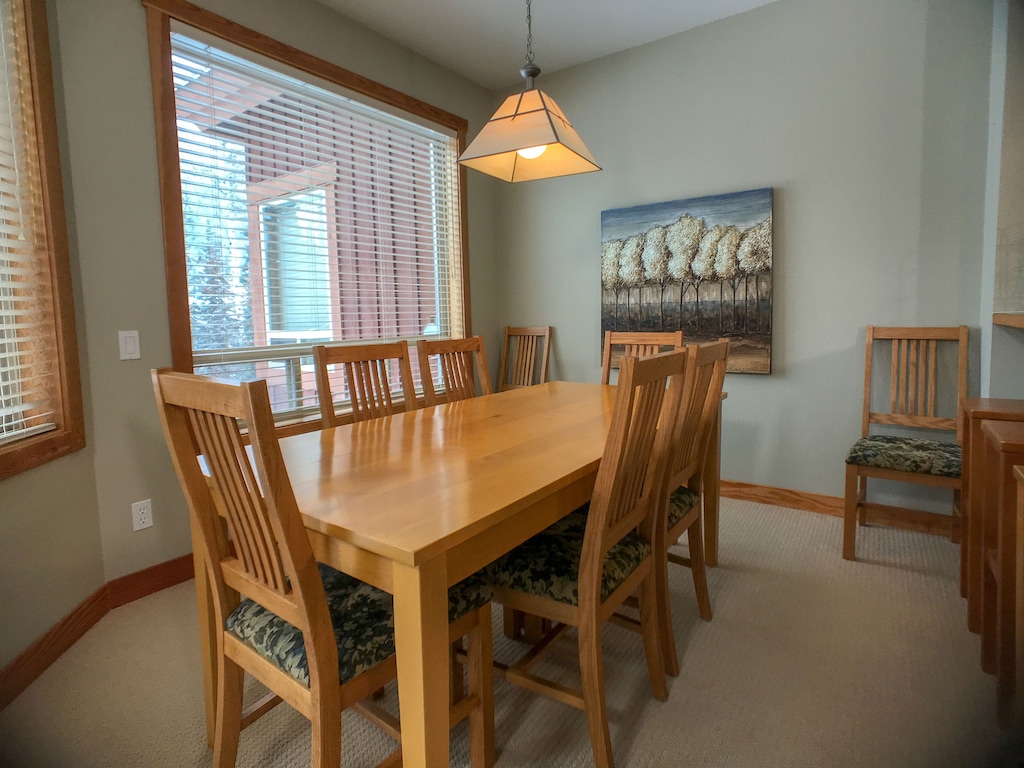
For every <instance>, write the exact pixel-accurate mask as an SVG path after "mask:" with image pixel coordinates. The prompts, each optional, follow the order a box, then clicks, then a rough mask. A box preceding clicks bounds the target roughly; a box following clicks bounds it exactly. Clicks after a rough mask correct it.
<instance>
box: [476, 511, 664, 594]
mask: <svg viewBox="0 0 1024 768" xmlns="http://www.w3.org/2000/svg"><path fill="white" fill-rule="evenodd" d="M589 509H590V507H589V505H584V506H582V507H580V508H579V509H577V510H575V511H574V512H571V513H570V514H569V515H567V516H565V517H563V518H562V519H561V520H559V521H557V522H556V523H554V524H553V525H551V526H550V527H548V528H547V529H545V530H543V531H541V532H540V533H538V534H537V535H536V536H534V537H533V538H531V539H529V540H527V541H525V542H523V543H522V544H520V545H519V546H518V547H516V548H515V549H513V550H512V551H511V552H509V553H508V554H506V555H505V556H504V557H502V558H500V559H499V560H497V561H496V562H495V563H493V564H492V565H491V568H490V574H491V578H492V579H493V580H494V583H495V584H496V585H499V586H502V587H505V588H507V589H512V590H515V591H517V592H525V593H528V594H532V595H538V596H540V597H547V598H550V599H552V600H556V601H558V602H560V603H566V604H568V605H576V604H578V602H579V585H578V581H579V570H580V555H581V551H582V549H583V535H584V533H585V531H586V528H587V512H588V511H589ZM650 551H651V548H650V545H649V544H648V543H647V542H646V541H644V540H643V539H641V538H640V537H639V536H638V535H637V534H635V533H630V534H628V535H627V536H626V537H625V538H624V539H623V540H622V541H620V542H619V543H618V544H616V545H615V546H614V547H612V548H611V549H610V550H609V551H608V554H607V555H605V561H604V572H603V573H602V579H601V599H602V600H604V599H606V598H607V597H608V596H609V595H611V594H612V592H614V591H615V589H616V588H617V587H618V586H619V585H620V584H622V582H623V581H625V580H626V577H628V576H629V574H631V573H632V572H633V571H635V570H636V568H637V566H638V565H640V563H641V562H642V561H643V559H644V558H645V557H647V556H648V554H650Z"/></svg>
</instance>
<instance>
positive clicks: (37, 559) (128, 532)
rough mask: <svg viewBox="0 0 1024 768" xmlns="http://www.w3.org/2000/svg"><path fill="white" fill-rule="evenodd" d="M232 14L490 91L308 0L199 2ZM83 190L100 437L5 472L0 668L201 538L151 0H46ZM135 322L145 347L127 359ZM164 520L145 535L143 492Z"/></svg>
mask: <svg viewBox="0 0 1024 768" xmlns="http://www.w3.org/2000/svg"><path fill="white" fill-rule="evenodd" d="M199 4H200V5H202V6H205V7H208V8H210V9H212V10H214V11H216V12H218V13H220V14H222V15H224V16H227V17H228V18H231V19H233V20H235V21H238V22H240V23H242V24H245V25H247V26H250V27H252V28H254V29H256V30H258V31H261V32H264V33H266V34H269V35H271V36H274V37H277V38H278V39H281V40H283V41H285V42H287V43H290V44H292V45H294V46H296V47H299V48H302V49H304V50H306V51H309V52H311V53H314V54H316V55H319V56H321V57H323V58H325V59H327V60H329V61H333V62H335V63H337V64H340V65H341V66H343V67H346V68H348V69H351V70H354V71H356V72H358V73H360V74H362V75H366V76H368V77H370V78H373V79H375V80H377V81H378V82H381V83H384V84H386V85H389V86H391V87H394V88H396V89H398V90H401V91H404V92H406V93H409V94H411V95H413V96H416V97H418V98H420V99H422V100H424V101H427V102H429V103H432V104H435V105H437V106H439V107H441V108H443V109H446V110H448V111H450V112H454V113H456V114H460V115H463V116H465V117H467V118H469V119H470V120H471V126H470V130H471V131H475V130H478V129H479V126H480V124H481V122H482V121H483V120H486V118H487V116H488V113H489V110H490V106H491V97H490V94H489V93H488V92H487V91H485V90H484V89H482V88H479V87H478V86H475V85H473V84H471V83H469V82H468V81H466V80H465V79H463V78H461V77H459V76H456V75H454V74H452V73H450V72H448V71H447V70H444V69H442V68H441V67H439V66H437V65H434V64H432V63H430V62H427V61H426V60H424V59H422V58H420V57H418V56H416V55H415V54H413V53H411V52H409V51H408V50H406V49H404V48H402V47H400V46H398V45H397V44H394V43H391V42H390V41H387V40H385V39H383V38H381V37H379V36H377V35H375V34H373V33H370V32H369V31H367V30H365V29H364V28H362V27H359V26H357V25H355V24H354V23H351V22H349V21H348V20H346V19H344V18H342V17H341V16H339V15H338V14H336V13H334V12H333V11H331V10H330V9H328V8H326V7H325V6H323V5H320V4H318V3H315V2H312V1H311V0H233V1H232V0H202V2H200V3H199ZM50 13H51V22H52V24H55V25H56V30H55V33H56V34H55V35H54V40H53V47H54V52H55V57H56V58H57V64H58V70H59V72H60V73H61V74H62V76H63V84H62V88H61V90H60V92H59V94H58V100H60V101H61V104H60V109H61V111H62V112H64V113H65V114H64V117H65V118H66V122H65V121H63V120H62V131H63V132H64V135H65V136H66V139H67V147H66V149H67V151H66V153H65V166H66V169H67V171H68V173H67V177H66V178H67V184H68V194H69V198H70V200H71V206H72V207H71V211H70V213H71V216H70V220H71V222H72V229H73V231H72V233H71V236H72V242H73V243H74V244H75V246H76V247H75V248H74V253H73V255H72V258H73V268H74V270H75V274H76V280H78V281H79V285H80V294H79V299H80V300H79V303H78V314H79V320H80V322H79V335H80V341H81V346H82V351H83V360H84V361H86V362H87V368H86V372H85V374H84V375H85V385H86V390H87V398H86V410H87V412H88V417H89V425H90V428H89V430H88V435H87V438H88V441H89V447H88V448H87V449H86V450H85V451H83V452H80V453H79V454H76V455H74V456H72V457H69V458H67V459H62V460H60V461H58V462H56V463H54V464H51V465H47V466H45V467H42V468H40V469H36V470H32V471H30V472H28V473H25V474H24V475H20V476H17V477H15V478H13V479H11V480H6V481H4V482H3V483H0V569H2V571H0V573H2V575H3V578H2V579H0V625H2V626H3V627H4V632H3V633H0V638H2V639H0V665H3V664H4V663H6V662H7V661H9V660H10V659H11V658H12V657H13V656H15V655H16V654H17V653H18V652H20V651H21V650H22V649H24V648H25V646H27V645H28V644H29V643H30V642H31V641H32V640H33V639H35V638H36V637H37V636H39V635H40V634H41V633H42V632H44V631H45V630H46V629H48V628H49V627H51V626H52V625H53V624H54V623H55V622H56V621H58V620H59V619H60V618H61V617H62V616H64V615H65V614H67V613H68V612H69V611H70V610H71V609H73V608H74V607H75V606H76V605H77V604H78V603H79V602H81V600H83V599H84V598H85V597H87V596H88V595H89V594H91V593H92V592H94V591H95V590H96V589H98V588H99V587H100V586H101V585H102V584H103V583H104V582H105V581H109V580H110V579H114V578H117V577H119V576H123V575H125V574H127V573H131V572H134V571H137V570H139V569H142V568H145V567H148V566H151V565H154V564H157V563H160V562H164V561H167V560H170V559H172V558H175V557H178V556H180V555H183V554H186V553H188V552H189V551H190V549H191V546H190V540H189V535H188V518H187V513H186V510H185V506H184V501H183V498H182V495H181V492H180V490H179V488H178V485H177V481H176V478H175V476H174V473H173V471H172V469H171V465H170V461H169V459H168V455H167V450H166V448H165V447H164V443H163V436H162V434H161V432H160V425H159V421H158V418H157V414H156V409H155V407H154V405H153V394H152V389H151V387H150V383H149V371H150V369H151V368H154V367H159V366H164V365H169V364H170V342H169V338H168V324H167V299H166V288H165V282H164V268H163V249H162V239H161V223H160V207H159V205H160V203H159V196H158V188H157V171H156V153H155V141H154V132H153V107H152V96H151V89H150V75H149V59H148V55H149V54H148V46H147V40H146V26H145V23H146V19H145V12H144V10H143V8H142V5H141V3H140V2H139V0H50ZM469 194H470V196H471V197H472V199H473V205H472V209H471V213H470V222H469V225H470V256H471V266H470V277H471V281H472V296H473V300H474V310H473V317H474V322H475V323H476V327H478V328H480V329H482V330H485V331H487V332H488V335H489V339H488V341H489V343H492V344H497V336H496V334H497V331H496V330H495V329H496V328H497V322H498V321H497V317H496V307H497V304H498V302H497V299H496V285H497V274H496V268H495V267H494V266H492V265H494V264H495V263H496V254H495V253H494V250H493V249H494V245H493V243H494V238H493V237H492V233H493V231H494V230H495V228H496V225H495V217H496V211H497V208H496V206H495V204H494V199H495V196H496V195H495V190H494V189H493V188H491V187H489V186H487V185H486V184H481V182H480V180H479V179H471V180H470V186H469ZM126 329H137V330H138V331H139V333H140V338H141V348H142V359H140V360H135V361H120V360H118V354H117V352H118V347H117V331H118V330H126ZM143 498H152V499H153V512H154V521H155V522H154V525H153V527H152V528H150V529H148V530H145V531H140V532H138V533H133V532H132V529H131V519H130V514H129V509H130V504H131V502H132V501H135V500H138V499H143Z"/></svg>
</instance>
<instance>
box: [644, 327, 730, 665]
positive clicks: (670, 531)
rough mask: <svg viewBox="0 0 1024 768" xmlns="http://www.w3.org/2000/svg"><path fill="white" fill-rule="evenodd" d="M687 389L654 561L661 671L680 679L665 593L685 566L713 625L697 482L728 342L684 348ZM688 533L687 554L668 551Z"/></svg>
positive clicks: (719, 394) (722, 378) (704, 613)
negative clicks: (673, 568) (660, 546)
mask: <svg viewBox="0 0 1024 768" xmlns="http://www.w3.org/2000/svg"><path fill="white" fill-rule="evenodd" d="M687 351H688V353H689V358H688V360H687V363H686V377H685V386H684V390H683V395H682V404H681V406H680V408H679V417H678V419H677V420H676V424H675V427H674V429H673V436H672V444H671V449H670V452H669V466H668V472H667V476H668V480H667V482H666V488H667V491H668V496H667V503H666V505H665V516H664V517H665V528H666V535H665V537H664V540H663V541H664V545H665V546H664V551H663V553H662V557H659V558H658V559H657V560H656V561H655V570H656V572H657V574H658V584H659V590H658V620H659V622H660V624H659V634H660V636H661V639H662V642H663V643H664V646H663V650H662V655H663V657H664V659H665V671H666V672H667V673H668V674H670V675H672V676H676V675H678V674H679V657H678V655H677V653H676V645H675V637H674V634H675V633H674V632H673V629H672V611H671V605H670V593H669V589H668V564H669V563H675V564H677V565H685V566H687V567H689V568H690V570H691V571H692V574H693V588H694V592H695V594H696V598H697V610H698V613H699V614H700V617H701V618H702V619H704V620H705V621H711V616H712V613H711V598H710V595H709V594H708V579H707V572H706V569H705V562H704V532H703V516H702V509H701V500H702V498H703V494H702V489H701V480H702V478H703V476H704V462H705V460H706V456H707V452H708V446H709V444H710V443H711V431H712V429H714V427H715V421H716V419H717V418H718V410H719V404H720V403H721V400H722V387H723V385H724V383H725V369H726V364H727V361H728V357H729V342H728V340H727V339H721V340H719V341H716V342H712V343H709V344H691V345H689V346H688V347H687ZM684 533H686V534H687V539H688V544H689V554H688V556H685V557H684V556H682V555H677V554H676V553H674V552H671V551H670V550H669V547H670V546H672V545H673V544H675V543H676V542H678V541H679V539H680V537H681V536H682V535H683V534H684Z"/></svg>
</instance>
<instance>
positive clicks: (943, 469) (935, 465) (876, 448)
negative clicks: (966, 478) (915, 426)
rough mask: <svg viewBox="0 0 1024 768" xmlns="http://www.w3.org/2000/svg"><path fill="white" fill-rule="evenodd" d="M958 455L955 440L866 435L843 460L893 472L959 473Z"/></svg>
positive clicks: (944, 475) (959, 455)
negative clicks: (950, 441)
mask: <svg viewBox="0 0 1024 768" xmlns="http://www.w3.org/2000/svg"><path fill="white" fill-rule="evenodd" d="M962 458H963V451H962V450H961V448H960V446H959V445H957V444H956V443H945V442H941V441H939V440H924V439H920V438H913V437H894V436H891V435H870V436H868V437H862V438H861V439H860V440H858V441H857V442H856V443H854V444H853V448H851V449H850V452H849V454H847V456H846V463H847V464H858V465H860V466H864V467H876V468H878V469H891V470H895V471H897V472H916V473H918V474H922V475H941V476H943V477H960V463H961V461H962Z"/></svg>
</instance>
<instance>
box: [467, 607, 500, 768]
mask: <svg viewBox="0 0 1024 768" xmlns="http://www.w3.org/2000/svg"><path fill="white" fill-rule="evenodd" d="M493 641H494V638H493V631H492V628H491V604H490V603H488V604H487V605H484V606H483V607H481V608H480V609H479V611H478V619H477V626H476V627H474V628H473V630H472V632H471V633H470V635H469V692H470V695H473V696H476V697H477V701H478V702H479V705H478V706H477V707H476V708H474V710H473V711H472V713H470V716H469V739H470V742H469V746H470V760H471V765H472V766H473V768H491V766H493V765H494V762H495V759H496V755H495V750H494V678H493V671H494V658H493V656H492V652H491V651H492V644H493Z"/></svg>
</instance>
